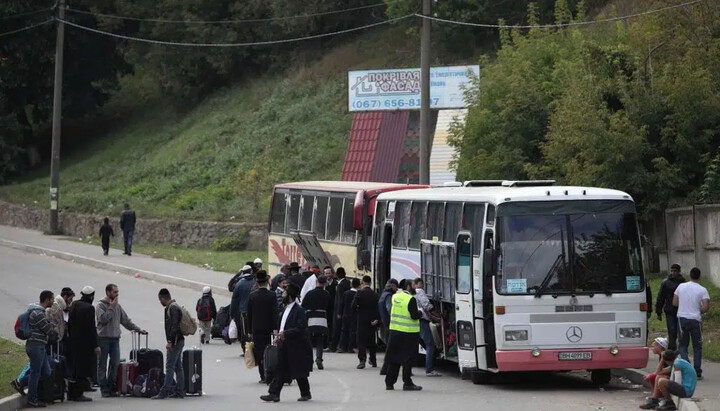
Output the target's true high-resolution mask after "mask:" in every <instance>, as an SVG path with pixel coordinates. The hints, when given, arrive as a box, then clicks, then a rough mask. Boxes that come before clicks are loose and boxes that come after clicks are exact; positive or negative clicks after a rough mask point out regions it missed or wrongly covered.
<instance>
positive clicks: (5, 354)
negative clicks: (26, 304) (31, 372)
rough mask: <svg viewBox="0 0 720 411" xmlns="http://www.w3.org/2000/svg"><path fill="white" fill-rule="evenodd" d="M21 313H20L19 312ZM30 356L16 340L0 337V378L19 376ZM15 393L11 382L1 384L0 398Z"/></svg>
mask: <svg viewBox="0 0 720 411" xmlns="http://www.w3.org/2000/svg"><path fill="white" fill-rule="evenodd" d="M18 314H19V313H18ZM27 362H28V357H27V354H25V347H24V346H22V345H20V344H18V343H16V342H15V341H10V340H6V339H4V338H0V378H2V380H3V381H10V380H12V379H14V378H17V376H18V374H19V373H20V370H22V368H23V367H24V366H25V364H27ZM14 393H15V390H13V389H12V387H11V386H10V384H2V385H0V398H5V397H7V396H8V395H12V394H14Z"/></svg>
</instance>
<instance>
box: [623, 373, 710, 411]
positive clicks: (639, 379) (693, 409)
mask: <svg viewBox="0 0 720 411" xmlns="http://www.w3.org/2000/svg"><path fill="white" fill-rule="evenodd" d="M612 373H613V375H615V376H617V377H623V378H627V379H628V380H630V382H632V383H633V384H637V385H642V386H643V387H645V388H648V389H649V388H650V383H649V382H647V381H646V380H645V376H647V375H648V373H646V372H645V371H643V370H634V369H631V368H618V369H614V370H612ZM673 400H674V401H675V404H677V409H678V411H700V407H698V405H697V403H696V402H695V401H692V400H687V399H680V398H677V397H675V396H673Z"/></svg>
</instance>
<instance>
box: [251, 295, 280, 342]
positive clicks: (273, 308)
mask: <svg viewBox="0 0 720 411" xmlns="http://www.w3.org/2000/svg"><path fill="white" fill-rule="evenodd" d="M247 314H248V322H249V324H248V325H249V327H250V330H252V331H251V332H252V334H272V332H273V330H277V329H278V327H279V324H280V321H279V319H278V312H277V300H276V299H275V292H273V291H270V290H268V289H267V288H264V287H263V288H258V289H257V290H255V291H253V292H252V293H250V299H249V301H248V311H247Z"/></svg>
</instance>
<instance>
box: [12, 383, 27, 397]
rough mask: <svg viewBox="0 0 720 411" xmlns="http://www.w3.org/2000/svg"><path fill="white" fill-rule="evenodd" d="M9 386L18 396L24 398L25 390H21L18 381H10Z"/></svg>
mask: <svg viewBox="0 0 720 411" xmlns="http://www.w3.org/2000/svg"><path fill="white" fill-rule="evenodd" d="M10 386H11V387H13V389H14V390H15V391H17V392H18V393H19V394H20V395H22V396H25V390H23V389H22V387H21V386H20V383H19V382H18V380H12V381H10Z"/></svg>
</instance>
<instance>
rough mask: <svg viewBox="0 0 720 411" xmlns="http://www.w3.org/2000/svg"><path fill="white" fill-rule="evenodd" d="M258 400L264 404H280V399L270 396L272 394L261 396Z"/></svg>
mask: <svg viewBox="0 0 720 411" xmlns="http://www.w3.org/2000/svg"><path fill="white" fill-rule="evenodd" d="M260 399H261V400H263V401H265V402H271V401H272V402H280V397H279V396H277V395H272V394H268V395H261V396H260Z"/></svg>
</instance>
